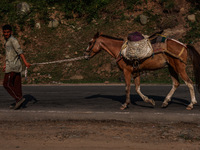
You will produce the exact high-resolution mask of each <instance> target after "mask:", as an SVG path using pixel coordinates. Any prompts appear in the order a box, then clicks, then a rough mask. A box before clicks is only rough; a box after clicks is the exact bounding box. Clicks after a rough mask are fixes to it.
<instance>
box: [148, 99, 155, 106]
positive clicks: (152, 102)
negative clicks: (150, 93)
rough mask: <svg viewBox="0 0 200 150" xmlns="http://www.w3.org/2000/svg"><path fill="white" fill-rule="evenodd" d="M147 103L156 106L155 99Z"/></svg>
mask: <svg viewBox="0 0 200 150" xmlns="http://www.w3.org/2000/svg"><path fill="white" fill-rule="evenodd" d="M147 103H149V104H151V105H152V106H155V105H156V103H155V101H154V100H153V99H148V101H147Z"/></svg>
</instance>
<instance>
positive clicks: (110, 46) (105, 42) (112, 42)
mask: <svg viewBox="0 0 200 150" xmlns="http://www.w3.org/2000/svg"><path fill="white" fill-rule="evenodd" d="M122 45H123V41H122V40H116V39H110V38H105V37H102V40H101V47H102V48H103V49H104V50H105V51H107V52H108V53H109V54H110V55H111V56H112V57H114V58H118V56H119V53H120V50H121V47H122Z"/></svg>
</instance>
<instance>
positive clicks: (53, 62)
mask: <svg viewBox="0 0 200 150" xmlns="http://www.w3.org/2000/svg"><path fill="white" fill-rule="evenodd" d="M87 58H88V56H81V57H76V58H71V59H64V60H57V61H50V62H42V63H33V64H31V66H35V65H48V64H56V63H63V62H72V61H77V60H82V59H87ZM24 74H25V78H27V74H28V68H27V67H26V68H25V72H24Z"/></svg>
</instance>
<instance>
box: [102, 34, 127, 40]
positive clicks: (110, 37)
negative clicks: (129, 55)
mask: <svg viewBox="0 0 200 150" xmlns="http://www.w3.org/2000/svg"><path fill="white" fill-rule="evenodd" d="M100 36H103V37H106V38H109V39H113V40H120V41H124V39H122V38H116V37H112V36H109V35H104V34H101V35H100Z"/></svg>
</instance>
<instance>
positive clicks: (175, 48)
mask: <svg viewBox="0 0 200 150" xmlns="http://www.w3.org/2000/svg"><path fill="white" fill-rule="evenodd" d="M123 43H124V41H123V39H119V38H114V37H111V36H107V35H103V34H99V33H96V34H95V35H94V37H93V38H92V39H91V41H90V42H89V45H88V47H87V49H86V52H85V55H86V56H88V57H89V58H91V57H93V56H94V55H95V54H97V53H98V52H99V51H100V50H105V51H107V52H108V53H109V54H110V55H111V56H112V57H114V58H115V59H116V62H117V64H118V66H119V68H120V69H121V70H122V71H123V73H124V77H125V82H126V101H125V103H124V104H123V105H122V106H121V107H120V109H122V110H123V109H125V108H127V107H128V105H129V104H130V85H131V78H132V76H133V79H134V83H135V90H136V92H137V93H138V94H139V95H140V97H141V98H142V99H143V101H145V102H147V103H150V104H152V105H155V102H154V100H152V99H149V98H148V97H147V96H145V95H144V94H142V92H141V91H140V72H142V71H144V70H157V69H160V68H163V67H165V66H168V69H169V73H170V75H171V78H172V81H173V85H172V89H171V90H170V92H169V93H168V95H167V96H166V98H165V100H164V102H163V103H162V107H167V106H168V103H169V102H170V101H171V97H172V95H173V94H174V92H175V90H176V89H177V88H178V86H179V85H180V82H179V79H178V76H180V77H181V78H182V79H183V81H184V82H185V84H186V85H187V86H188V88H189V91H190V95H191V102H190V104H189V105H188V106H187V108H186V109H188V110H191V109H193V105H194V104H196V103H197V101H196V98H195V92H194V87H193V83H192V81H191V79H190V78H189V77H188V75H187V73H186V62H187V58H188V55H189V56H190V58H191V59H192V64H193V70H194V75H195V79H196V85H197V88H198V90H199V89H200V84H199V83H200V82H199V81H200V55H199V53H198V52H197V51H196V50H195V48H194V47H193V46H191V45H184V44H182V43H181V42H179V41H176V40H173V39H167V41H166V51H165V52H162V53H155V54H154V56H153V57H149V58H146V59H143V60H141V61H140V64H139V66H138V67H133V62H131V61H128V60H126V59H125V58H122V57H120V51H121V47H122V45H123Z"/></svg>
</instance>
